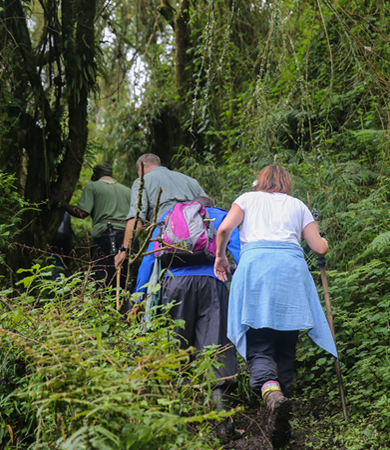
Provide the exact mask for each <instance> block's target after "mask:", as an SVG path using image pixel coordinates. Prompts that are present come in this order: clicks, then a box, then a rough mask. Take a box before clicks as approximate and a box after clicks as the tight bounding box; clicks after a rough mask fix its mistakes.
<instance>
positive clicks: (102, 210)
mask: <svg viewBox="0 0 390 450" xmlns="http://www.w3.org/2000/svg"><path fill="white" fill-rule="evenodd" d="M130 199H131V190H130V189H129V188H128V187H126V186H123V184H120V183H117V182H116V181H115V180H114V179H113V178H111V177H107V176H104V177H102V178H100V179H99V180H97V181H93V182H91V183H88V184H87V185H86V186H85V188H84V190H83V192H82V194H81V199H80V202H79V204H78V205H77V206H78V208H80V209H82V210H83V211H85V212H86V213H88V214H90V215H91V217H92V237H93V238H97V237H99V236H101V235H102V234H103V233H104V232H105V231H106V230H107V223H108V222H111V223H112V226H113V228H114V230H124V229H125V228H126V214H127V212H128V209H129V203H130Z"/></svg>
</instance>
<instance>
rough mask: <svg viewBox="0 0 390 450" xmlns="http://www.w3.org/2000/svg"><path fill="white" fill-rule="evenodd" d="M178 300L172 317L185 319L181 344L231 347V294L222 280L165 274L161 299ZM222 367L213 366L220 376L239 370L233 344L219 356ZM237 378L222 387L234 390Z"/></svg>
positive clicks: (180, 332)
mask: <svg viewBox="0 0 390 450" xmlns="http://www.w3.org/2000/svg"><path fill="white" fill-rule="evenodd" d="M173 300H176V301H177V302H181V303H180V304H179V305H175V306H174V307H173V308H172V309H171V310H170V315H171V317H172V318H173V319H175V320H176V319H181V320H185V322H186V323H185V328H184V329H183V328H179V327H177V328H176V330H175V331H176V332H177V333H178V334H179V335H180V336H181V337H182V341H181V347H182V348H188V347H190V346H192V347H195V348H196V349H197V350H202V348H203V347H205V346H206V345H212V344H216V345H220V346H221V347H224V346H225V345H228V346H229V345H230V346H232V343H231V342H230V341H229V339H228V338H227V335H226V334H227V310H228V301H229V293H228V290H227V287H226V286H225V285H224V284H223V283H222V282H221V281H219V280H217V279H216V278H214V277H209V276H176V277H174V278H172V277H165V278H164V282H163V289H162V298H161V302H162V304H163V305H167V304H168V303H170V302H172V301H173ZM218 361H219V362H221V363H222V364H223V366H221V367H218V368H214V369H213V370H214V373H215V376H216V377H217V379H219V378H225V377H231V376H234V375H236V373H237V360H236V349H235V347H234V346H232V347H231V348H230V349H229V350H226V351H225V352H224V353H223V356H222V357H220V358H218ZM236 385H237V380H236V379H235V378H234V379H229V380H222V381H221V382H219V383H218V386H217V387H219V388H221V389H224V390H226V389H229V390H232V389H234V388H235V387H236Z"/></svg>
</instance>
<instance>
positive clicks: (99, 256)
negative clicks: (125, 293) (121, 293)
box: [91, 231, 128, 289]
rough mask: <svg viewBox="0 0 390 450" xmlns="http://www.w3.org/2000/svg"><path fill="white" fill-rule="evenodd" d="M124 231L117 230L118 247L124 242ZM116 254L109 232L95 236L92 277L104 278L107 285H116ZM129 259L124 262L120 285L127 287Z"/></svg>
mask: <svg viewBox="0 0 390 450" xmlns="http://www.w3.org/2000/svg"><path fill="white" fill-rule="evenodd" d="M124 234H125V233H124V231H117V232H116V235H115V245H116V248H117V249H119V247H120V246H121V245H122V244H123V239H124ZM114 258H115V255H113V254H111V241H110V237H109V236H108V235H107V234H103V235H102V236H100V237H98V238H95V239H94V240H93V243H92V246H91V261H92V267H91V271H92V272H93V275H92V278H93V279H94V280H104V285H105V286H106V287H108V286H112V287H113V288H115V287H116V269H115V259H114ZM127 268H128V260H127V259H126V260H125V261H124V262H123V264H122V269H121V276H120V287H121V288H122V289H125V287H126V276H127Z"/></svg>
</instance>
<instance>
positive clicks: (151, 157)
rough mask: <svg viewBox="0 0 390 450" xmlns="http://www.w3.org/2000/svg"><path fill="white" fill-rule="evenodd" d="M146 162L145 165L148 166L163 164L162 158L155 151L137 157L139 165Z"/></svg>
mask: <svg viewBox="0 0 390 450" xmlns="http://www.w3.org/2000/svg"><path fill="white" fill-rule="evenodd" d="M142 162H143V163H144V165H145V167H148V166H161V160H160V158H159V157H158V156H157V155H155V154H154V153H145V154H144V155H142V156H140V157H139V158H138V159H137V167H138V166H140V165H141V163H142Z"/></svg>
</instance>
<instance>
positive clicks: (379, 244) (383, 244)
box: [370, 231, 390, 252]
mask: <svg viewBox="0 0 390 450" xmlns="http://www.w3.org/2000/svg"><path fill="white" fill-rule="evenodd" d="M388 247H390V231H385V232H384V233H381V234H380V235H378V236H377V237H376V238H375V239H374V240H373V241H372V242H371V244H370V249H372V250H375V251H380V252H383V251H384V250H385V249H387V248H388Z"/></svg>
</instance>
